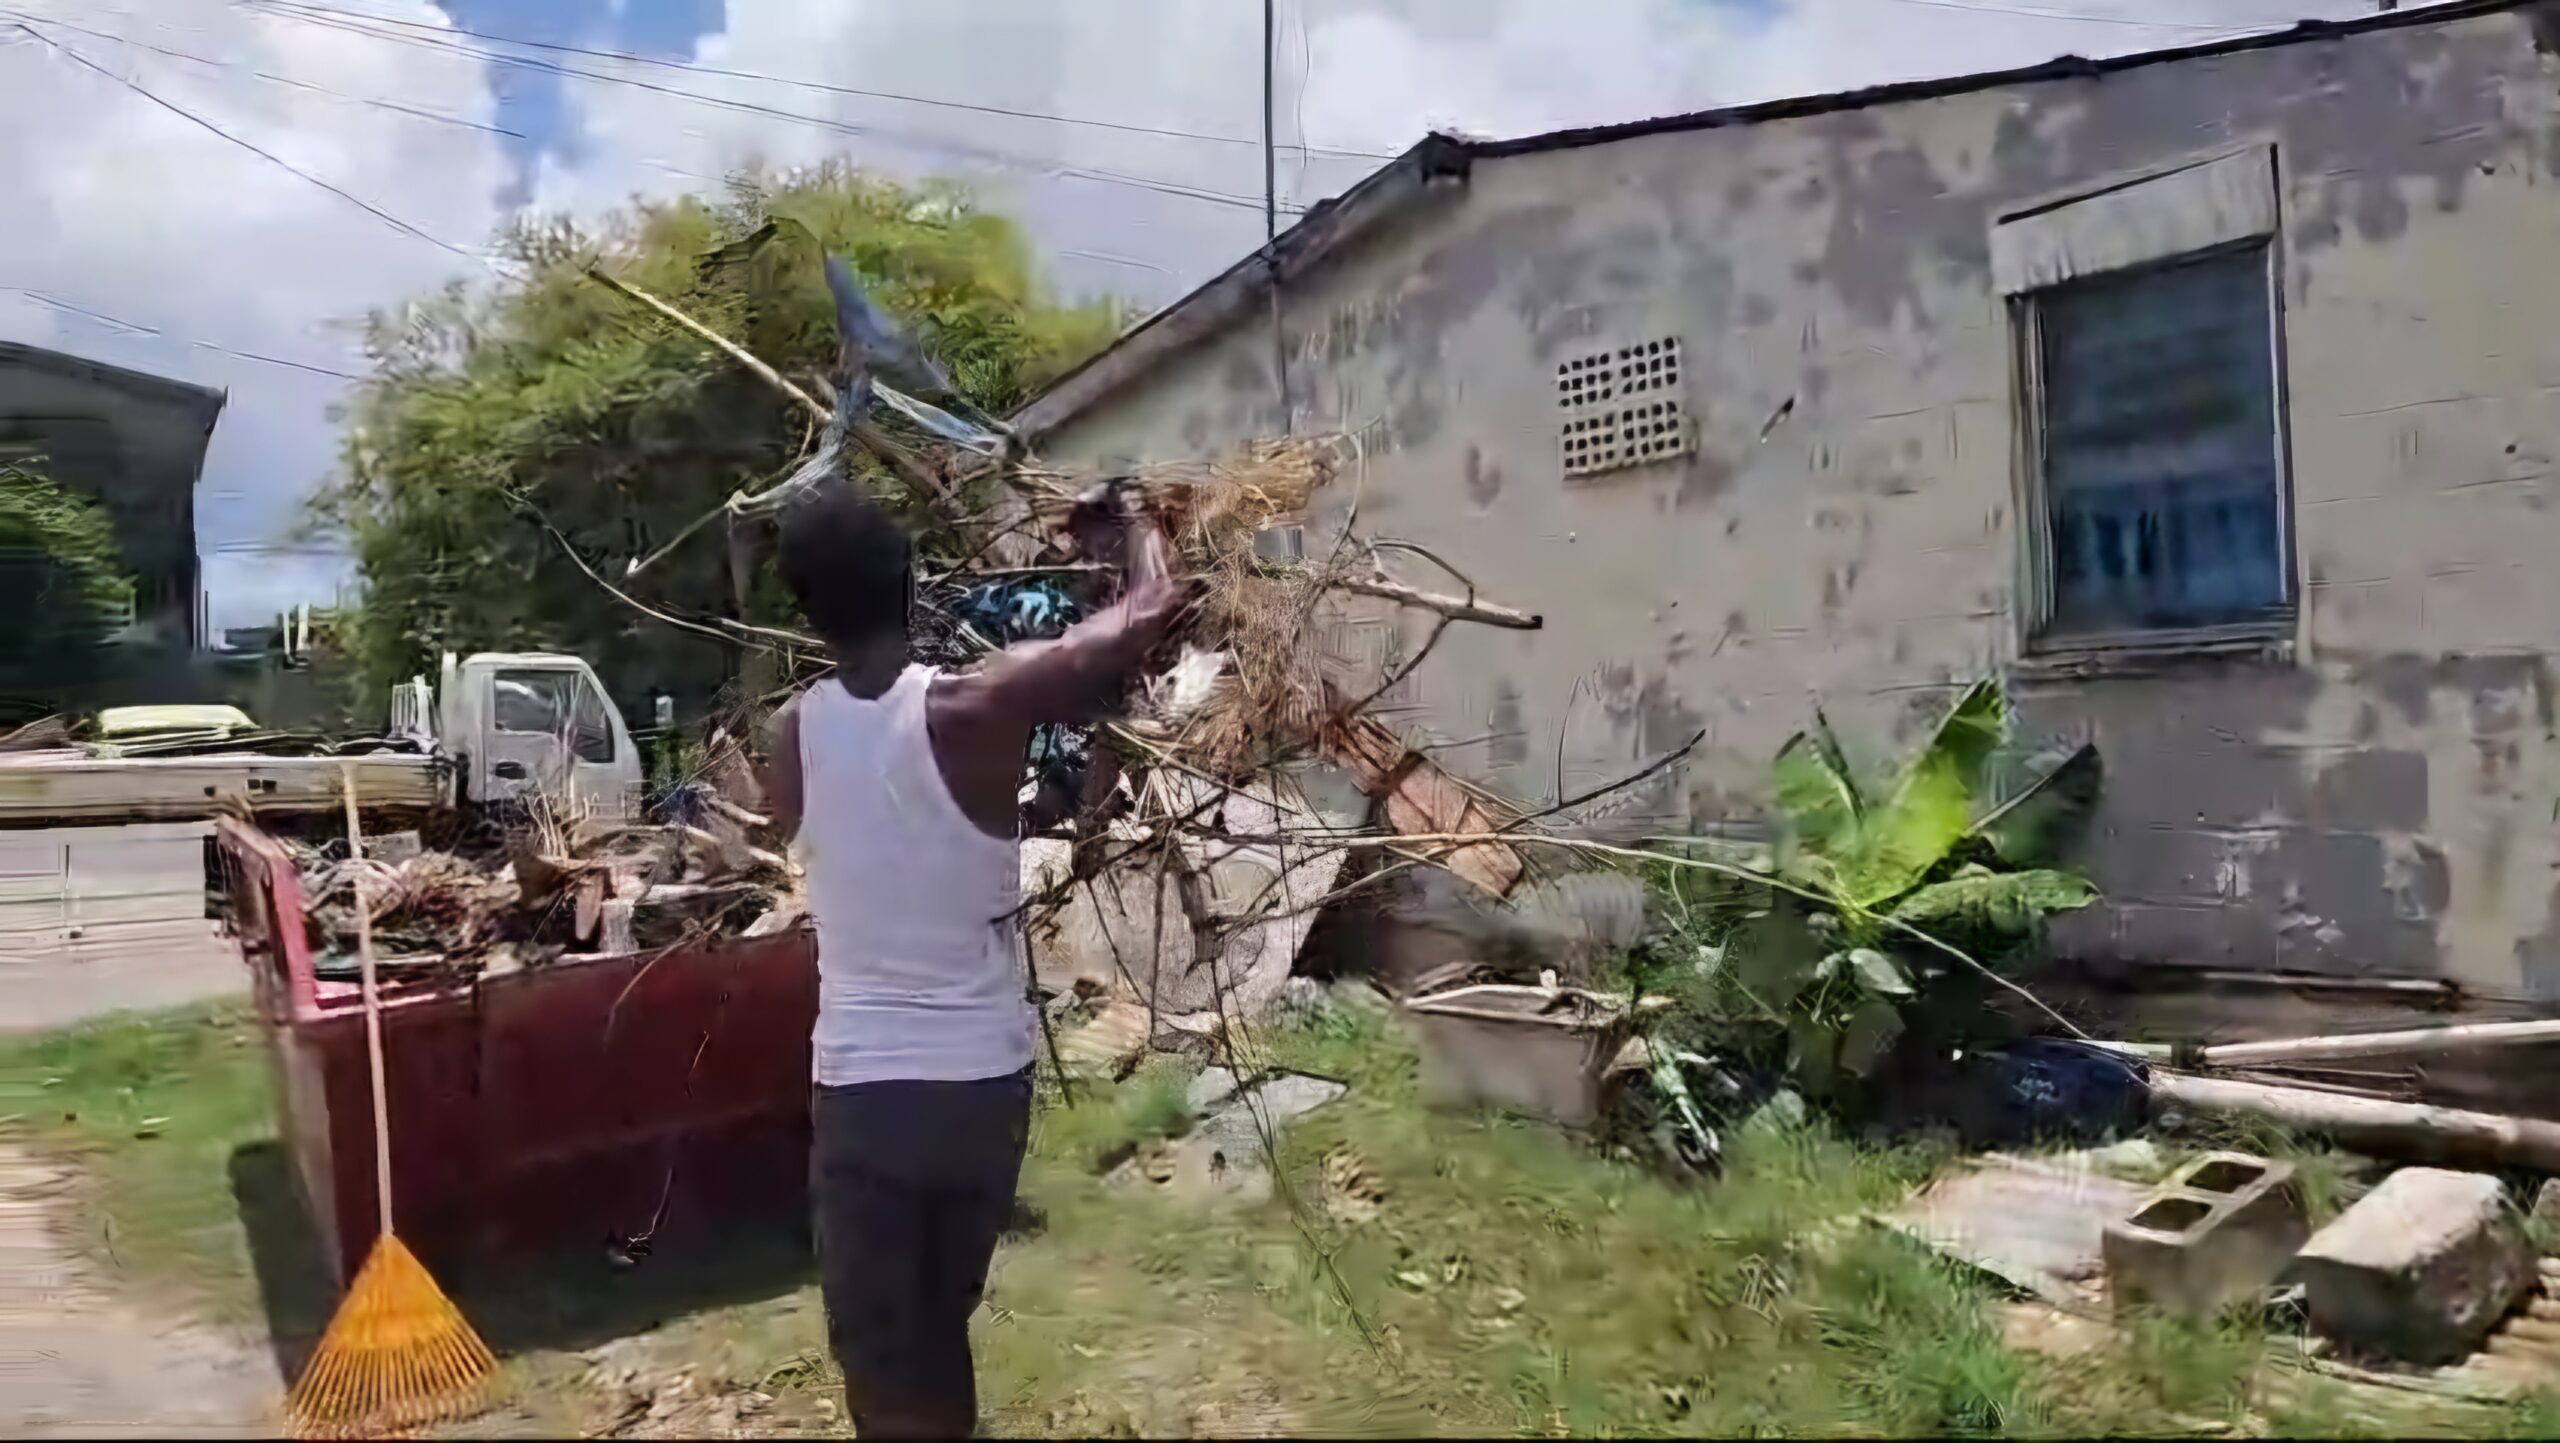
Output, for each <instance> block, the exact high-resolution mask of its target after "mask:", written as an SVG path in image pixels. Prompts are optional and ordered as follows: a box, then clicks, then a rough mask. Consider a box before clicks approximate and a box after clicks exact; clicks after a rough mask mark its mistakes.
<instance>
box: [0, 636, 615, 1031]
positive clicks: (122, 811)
mask: <svg viewBox="0 0 2560 1443" xmlns="http://www.w3.org/2000/svg"><path fill="white" fill-rule="evenodd" d="M439 683H440V684H439V685H436V686H433V687H430V686H429V685H428V683H427V681H426V679H425V678H423V677H421V678H418V679H415V680H412V681H411V682H409V683H407V684H406V685H403V686H401V687H398V688H396V689H395V691H394V694H393V697H392V707H391V726H390V728H389V730H388V731H387V732H386V733H385V735H384V736H382V737H381V738H378V739H367V740H366V741H362V742H346V743H340V744H338V745H337V746H336V747H334V748H328V747H322V748H313V749H303V748H296V749H294V751H295V752H296V753H298V754H288V753H287V752H286V751H284V750H283V749H272V750H260V749H259V745H258V738H257V736H256V734H255V730H254V726H253V724H251V723H250V722H249V719H248V718H247V717H245V716H243V715H241V714H240V713H239V712H238V711H236V710H233V709H231V708H227V707H221V708H207V707H155V708H132V709H125V710H123V711H121V712H114V713H106V714H102V715H101V717H100V719H99V720H100V723H101V725H100V727H99V728H98V730H99V733H100V739H99V740H97V741H93V742H90V743H87V744H84V745H78V746H59V747H50V748H46V749H43V750H33V751H19V752H8V753H0V964H7V963H12V962H26V961H34V960H37V959H42V958H67V959H69V960H76V961H100V962H109V961H113V962H116V963H118V964H119V967H123V966H132V967H138V968H145V969H149V970H151V971H153V972H155V973H156V971H158V970H165V969H166V968H168V967H173V966H175V965H177V964H178V963H179V961H180V959H181V956H182V955H189V956H193V954H198V953H201V954H206V955H213V956H219V955H220V953H219V951H218V949H216V947H215V943H214V938H213V934H212V932H211V931H210V928H209V924H208V923H207V921H206V915H207V912H208V905H207V904H208V895H209V891H210V890H211V889H212V888H215V887H217V886H218V885H219V881H218V869H213V868H210V867H209V866H208V860H209V858H208V854H209V852H210V850H211V838H212V831H213V819H214V818H215V817H216V816H217V815H219V814H221V813H222V812H223V811H225V810H231V809H246V810H247V811H248V812H250V813H251V814H253V815H255V816H256V817H257V818H258V819H259V823H260V825H262V826H265V827H267V828H269V829H270V830H274V831H280V832H303V833H309V834H314V835H321V836H326V835H333V834H336V833H338V832H340V831H341V829H342V828H343V826H344V823H343V822H342V821H341V820H340V814H341V812H342V811H343V807H344V804H343V802H342V800H341V798H342V797H343V795H344V792H345V785H346V784H345V780H344V779H345V776H346V770H347V768H348V767H350V766H352V767H353V769H354V773H355V784H356V796H357V801H358V803H359V805H360V806H361V807H362V808H363V810H364V811H365V812H366V813H367V814H368V815H369V816H370V817H372V818H373V819H374V823H373V824H374V825H377V826H380V825H400V826H415V825H417V824H418V823H419V822H420V821H424V820H429V819H432V818H435V817H437V816H439V815H451V814H454V813H457V812H472V811H483V810H488V809H492V808H494V809H497V810H501V811H504V810H507V809H509V808H511V807H514V806H521V805H523V804H524V803H525V802H526V801H527V800H528V794H529V793H532V792H535V791H539V792H540V793H541V794H542V796H543V799H544V801H545V802H546V803H548V804H550V805H552V806H554V807H555V808H565V809H574V810H575V811H576V812H577V813H579V814H582V815H585V816H588V817H592V818H597V819H601V820H623V819H629V818H633V817H636V816H637V814H638V813H639V811H640V808H641V805H642V798H643V788H644V776H645V772H644V768H643V766H642V763H641V757H640V750H639V748H638V746H637V745H636V744H635V743H634V742H633V740H632V736H631V730H630V728H629V727H628V726H626V725H624V723H623V719H622V715H621V713H620V712H619V711H618V710H616V709H615V707H614V705H613V702H612V699H611V698H610V697H609V696H607V695H606V693H605V689H604V687H603V685H602V684H601V683H600V682H598V681H597V679H596V674H595V670H594V668H592V667H590V666H588V665H587V663H586V662H584V661H582V660H580V659H578V658H576V657H573V656H553V655H544V654H516V653H483V654H480V655H476V656H472V657H469V658H467V659H463V660H456V659H455V658H454V657H453V656H451V655H450V654H448V655H446V656H445V658H444V660H443V666H442V668H441V676H440V678H439ZM239 733H246V734H245V735H236V736H235V735H234V734H239ZM189 965H190V966H191V967H192V968H194V969H196V970H198V971H200V970H201V968H202V967H203V966H209V965H211V964H210V963H206V962H205V961H204V959H203V957H202V956H194V958H193V961H192V962H191V963H190V964H189ZM15 970H17V969H14V968H11V967H8V966H5V965H0V980H6V976H7V974H10V973H12V972H13V971H15ZM223 975H227V974H223ZM154 985H156V984H155V983H154V982H152V981H151V980H150V979H148V978H143V977H137V980H136V981H135V983H134V995H135V996H136V997H137V998H138V999H140V1000H137V1001H134V1002H132V1003H129V1004H128V1005H152V1003H153V1002H154V1001H169V1000H177V999H176V997H175V995H172V996H167V997H160V996H156V995H154V994H153V993H152V991H151V989H152V987H153V986H154Z"/></svg>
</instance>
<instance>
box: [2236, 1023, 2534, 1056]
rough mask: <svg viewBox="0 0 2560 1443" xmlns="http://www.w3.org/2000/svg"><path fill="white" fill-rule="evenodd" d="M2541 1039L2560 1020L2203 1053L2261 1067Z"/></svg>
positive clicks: (2288, 1041)
mask: <svg viewBox="0 0 2560 1443" xmlns="http://www.w3.org/2000/svg"><path fill="white" fill-rule="evenodd" d="M2536 1042H2560V1021H2551V1020H2544V1021H2537V1022H2469V1023H2461V1024H2457V1025H2453V1026H2448V1027H2412V1028H2408V1029H2406V1030H2403V1031H2398V1032H2364V1033H2345V1034H2339V1035H2333V1036H2325V1037H2290V1038H2285V1039H2282V1040H2279V1041H2270V1042H2226V1043H2223V1044H2221V1045H2219V1046H2214V1047H2208V1048H2206V1049H2204V1051H2203V1052H2202V1054H2200V1057H2201V1060H2202V1061H2203V1063H2204V1065H2205V1066H2207V1067H2256V1066H2263V1065H2265V1064H2268V1063H2296V1062H2314V1061H2330V1060H2334V1059H2337V1058H2347V1057H2393V1056H2399V1055H2403V1054H2408V1053H2426V1052H2459V1051H2463V1050H2465V1049H2468V1048H2474V1047H2482V1048H2486V1047H2515V1046H2521V1045H2524V1044H2528V1043H2536Z"/></svg>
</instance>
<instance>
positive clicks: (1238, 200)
mask: <svg viewBox="0 0 2560 1443" xmlns="http://www.w3.org/2000/svg"><path fill="white" fill-rule="evenodd" d="M238 3H242V4H247V5H250V6H252V8H254V9H256V10H258V11H260V12H262V13H266V14H270V15H272V16H273V17H274V18H277V19H283V20H298V21H301V22H302V23H304V24H309V25H318V26H323V27H326V28H329V29H334V30H342V31H345V32H347V33H349V34H354V35H368V36H371V37H373V38H374V39H377V40H387V41H391V42H394V43H398V44H406V45H415V46H419V47H421V48H424V49H429V50H438V51H445V52H449V53H453V54H459V55H470V56H475V57H477V58H479V59H482V60H487V61H491V62H493V63H496V64H500V65H510V66H516V67H518V68H522V69H527V70H533V71H537V72H540V73H543V74H549V75H558V76H564V77H567V78H570V79H576V80H586V81H591V82H596V83H599V84H606V85H628V86H632V87H635V88H637V89H641V90H647V91H653V92H655V93H657V94H660V95H668V96H674V97H676V98H678V99H682V100H691V101H694V102H696V103H698V104H703V105H710V106H715V107H717V108H720V109H723V110H730V111H736V112H739V113H742V114H749V115H761V116H769V117H771V118H773V119H776V120H788V121H794V122H797V123H799V124H802V125H811V126H816V127H818V128H820V129H824V130H830V131H835V132H838V133H841V134H845V135H857V136H868V137H871V138H873V139H878V140H884V141H887V142H888V143H890V144H893V145H903V146H907V147H909V148H912V149H918V150H926V151H940V152H943V153H945V154H949V155H958V156H965V157H968V158H971V159H975V160H978V161H981V162H984V163H986V164H990V165H994V166H997V167H999V168H1004V169H1012V170H1029V171H1033V172H1035V173H1040V174H1047V175H1055V176H1063V177H1073V178H1076V179H1080V180H1091V181H1099V182H1102V183H1105V184H1110V185H1121V186H1129V187H1133V188H1135V189H1138V190H1148V191H1154V192H1156V193H1158V194H1161V195H1171V196H1177V197H1180V198H1183V199H1186V200H1200V201H1208V202H1212V203H1214V204H1218V205H1227V206H1236V207H1241V208H1245V209H1250V210H1257V211H1258V210H1260V209H1262V199H1261V198H1260V197H1259V196H1246V195H1237V194H1234V193H1232V192H1229V191H1222V190H1211V189H1208V188H1207V187H1203V186H1188V185H1183V184H1181V183H1179V182H1175V181H1166V180H1157V179H1154V178H1151V177H1148V176H1139V175H1129V174H1126V173H1124V172H1121V171H1112V170H1100V169H1096V168H1094V167H1090V166H1079V165H1071V164H1068V163H1066V162H1063V161H1058V160H1054V159H1051V158H1047V157H1035V156H1023V155H1019V154H1015V153H1012V152H1008V151H1002V150H996V149H992V148H989V147H985V146H976V145H971V144H968V143H966V142H963V141H958V140H951V139H945V138H937V137H933V136H925V135H916V134H914V133H912V132H900V131H895V130H886V129H882V128H880V127H876V126H865V125H857V124H854V123H852V122H850V121H843V120H837V119H835V118H833V117H831V116H824V115H811V114H808V113H806V112H804V111H797V110H784V109H782V108H780V107H778V106H771V105H764V104H761V103H759V102H756V101H752V100H739V99H736V98H734V97H729V96H720V95H706V94H704V93H703V92H701V91H698V90H685V89H681V88H679V87H676V86H672V85H660V84H658V83H657V82H655V81H650V80H642V79H640V78H638V77H636V76H629V75H605V74H599V73H597V72H595V71H592V70H579V69H574V68H571V67H569V66H564V65H556V64H553V63H552V62H550V61H544V60H531V59H527V58H525V57H523V56H518V55H508V54H506V53H504V52H502V51H496V50H484V49H481V48H480V47H477V46H471V45H462V44H458V43H455V42H450V41H441V40H430V39H427V38H426V37H423V36H413V35H401V34H396V33H392V32H387V31H382V30H375V29H371V28H368V27H367V26H365V25H362V24H358V23H354V22H351V21H347V20H342V19H323V18H321V17H320V16H318V15H316V14H306V13H302V12H301V11H299V10H297V9H294V8H291V7H289V6H286V5H284V4H282V3H280V0H238ZM333 13H340V12H333ZM1281 209H1283V210H1285V211H1288V212H1289V213H1290V214H1293V215H1299V214H1304V213H1305V210H1306V208H1305V207H1304V206H1298V205H1287V206H1283V207H1281Z"/></svg>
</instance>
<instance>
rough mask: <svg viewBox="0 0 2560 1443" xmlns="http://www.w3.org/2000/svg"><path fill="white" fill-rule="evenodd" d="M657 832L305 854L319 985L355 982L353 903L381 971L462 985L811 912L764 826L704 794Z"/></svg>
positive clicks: (495, 837) (389, 844)
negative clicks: (343, 978) (570, 958)
mask: <svg viewBox="0 0 2560 1443" xmlns="http://www.w3.org/2000/svg"><path fill="white" fill-rule="evenodd" d="M659 811H660V813H661V819H660V820H657V821H653V822H647V823H638V824H620V825H574V826H562V825H559V824H557V823H556V822H551V821H549V820H547V819H544V818H539V817H537V818H536V819H535V821H534V822H533V824H531V825H516V826H507V827H499V828H494V829H492V830H491V831H490V832H489V834H487V835H483V836H481V837H477V838H472V839H469V840H467V841H465V842H463V843H461V844H459V845H457V846H455V847H453V848H452V849H450V850H435V849H429V848H426V847H424V846H423V845H421V843H420V841H419V838H418V835H417V834H416V833H414V832H409V833H394V834H392V835H389V836H384V837H377V838H374V839H372V840H370V841H369V842H367V844H366V847H365V853H366V854H365V856H364V857H363V858H362V859H361V860H354V859H350V857H349V856H348V854H347V846H346V843H344V842H343V841H339V842H332V843H329V844H326V845H322V846H307V845H298V846H296V847H295V851H296V856H297V861H298V862H299V870H300V873H301V883H302V889H303V896H304V913H305V918H306V922H307V925H308V926H309V928H310V937H309V942H310V945H311V948H312V951H313V953H314V955H315V956H316V957H317V958H318V959H319V961H318V962H317V964H316V967H317V970H318V971H319V972H320V974H321V975H322V976H324V977H334V976H336V975H337V974H339V973H342V972H343V973H345V974H347V975H350V976H351V975H353V974H354V970H355V969H356V967H357V965H358V961H357V915H356V907H357V895H358V887H359V884H361V887H362V893H363V896H364V898H365V900H366V903H367V905H368V906H369V908H370V911H371V917H370V921H371V923H372V932H373V940H374V947H375V950H376V952H377V954H378V956H379V959H380V961H381V963H382V965H383V966H385V967H387V968H392V969H395V970H400V969H405V970H407V971H409V972H413V973H414V972H416V971H419V970H435V971H442V972H446V973H452V974H459V975H464V976H473V975H487V974H490V973H499V972H507V971H512V970H515V969H516V968H519V967H527V966H542V965H546V964H548V963H551V962H553V961H556V960H558V959H559V958H561V957H563V956H567V955H572V954H592V955H621V954H625V953H630V952H637V951H648V950H653V949H658V948H665V947H673V946H679V945H682V944H684V943H686V942H689V941H695V940H701V939H705V938H711V937H721V936H736V935H762V934H764V933H767V932H773V931H778V930H780V929H781V928H782V927H784V926H787V925H789V924H790V923H791V922H792V921H793V920H795V919H797V918H798V917H799V916H800V915H801V908H800V903H799V900H798V893H797V876H796V873H795V871H794V869H793V868H792V866H791V865H790V863H789V862H788V861H787V860H786V859H785V858H784V857H782V856H781V855H780V854H779V853H778V852H776V851H774V850H772V849H770V848H768V847H766V846H764V845H762V844H761V843H760V842H759V840H758V834H759V833H760V832H762V831H763V830H764V828H765V823H764V820H763V819H762V818H760V817H757V816H755V815H754V814H753V813H751V812H747V811H746V810H745V809H744V808H742V807H740V806H738V805H737V804H736V803H733V802H729V801H727V799H725V798H722V797H719V796H718V795H717V794H716V793H715V792H712V791H711V789H710V787H709V786H708V785H707V784H697V785H696V786H694V787H689V788H680V789H678V791H677V792H676V793H675V794H674V795H673V796H671V797H670V798H668V799H667V800H666V801H665V802H664V803H662V804H661V806H660V808H659Z"/></svg>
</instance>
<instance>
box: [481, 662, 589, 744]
mask: <svg viewBox="0 0 2560 1443" xmlns="http://www.w3.org/2000/svg"><path fill="white" fill-rule="evenodd" d="M495 691H496V698H495V702H494V705H493V706H492V708H491V710H492V712H493V714H494V715H493V718H492V719H493V720H494V721H495V722H496V723H497V727H498V730H500V731H502V732H522V733H529V734H532V735H535V736H547V737H559V738H561V739H563V740H565V741H567V742H568V743H569V744H570V746H571V747H572V748H573V749H574V750H575V751H576V753H577V756H578V760H580V761H582V762H595V763H598V764H604V763H610V762H611V761H612V760H613V723H612V722H610V721H608V720H607V719H606V717H605V711H604V698H602V697H600V696H598V695H597V694H596V689H595V688H594V687H592V686H590V685H588V684H587V679H586V678H585V677H583V676H580V675H579V674H578V673H576V672H573V671H502V672H499V673H498V675H497V679H496V682H495Z"/></svg>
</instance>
